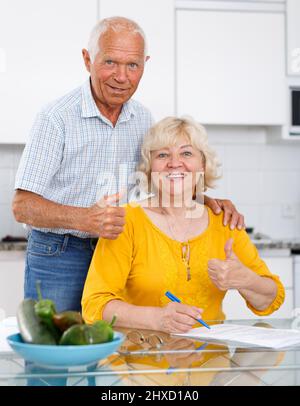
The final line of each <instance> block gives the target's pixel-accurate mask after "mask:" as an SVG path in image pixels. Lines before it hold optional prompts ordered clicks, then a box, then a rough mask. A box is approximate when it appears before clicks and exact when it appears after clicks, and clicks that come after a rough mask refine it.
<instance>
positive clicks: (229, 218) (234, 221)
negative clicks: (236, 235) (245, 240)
mask: <svg viewBox="0 0 300 406" xmlns="http://www.w3.org/2000/svg"><path fill="white" fill-rule="evenodd" d="M204 203H205V204H206V205H207V206H208V207H209V208H210V209H211V210H212V211H213V212H214V213H215V214H220V213H221V212H222V210H223V211H224V220H223V224H224V226H226V225H227V224H229V223H230V228H231V230H233V229H235V228H238V229H239V230H241V229H242V228H245V227H246V226H245V220H244V216H243V215H242V214H240V213H239V212H238V211H237V209H236V207H235V206H234V204H233V203H232V202H231V201H230V200H225V199H223V200H222V199H212V198H211V197H208V196H205V197H204Z"/></svg>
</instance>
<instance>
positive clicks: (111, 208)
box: [81, 193, 125, 240]
mask: <svg viewBox="0 0 300 406" xmlns="http://www.w3.org/2000/svg"><path fill="white" fill-rule="evenodd" d="M120 198H121V196H120V194H119V193H116V194H114V195H110V196H105V197H103V198H102V199H101V200H99V201H98V202H97V203H95V204H94V205H93V206H91V207H88V208H86V209H82V210H83V211H84V212H83V216H82V218H81V224H82V228H81V230H83V231H86V232H88V233H90V234H93V235H98V236H99V237H103V238H107V239H110V240H114V239H116V238H117V237H118V236H119V234H120V233H121V232H122V231H123V226H124V224H125V209H124V207H117V206H116V203H118V202H119V200H120Z"/></svg>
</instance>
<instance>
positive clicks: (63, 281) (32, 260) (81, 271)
mask: <svg viewBox="0 0 300 406" xmlns="http://www.w3.org/2000/svg"><path fill="white" fill-rule="evenodd" d="M96 243H97V239H94V238H86V239H84V238H78V237H74V236H72V235H69V234H66V235H59V234H55V233H44V232H41V231H37V230H32V231H31V232H30V235H29V238H28V247H27V256H26V268H25V285H24V296H25V298H33V299H37V292H36V281H37V280H40V281H41V291H42V296H43V298H45V299H51V300H53V301H54V302H55V305H56V310H57V311H58V312H61V311H64V310H76V311H81V296H82V291H83V286H84V282H85V279H86V275H87V272H88V269H89V265H90V262H91V259H92V256H93V252H94V249H95V246H96Z"/></svg>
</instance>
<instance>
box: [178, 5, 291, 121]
mask: <svg viewBox="0 0 300 406" xmlns="http://www.w3.org/2000/svg"><path fill="white" fill-rule="evenodd" d="M176 15H177V34H176V37H177V51H176V52H177V89H178V90H177V110H178V113H179V114H180V115H181V114H189V115H192V116H194V117H195V118H196V119H197V120H198V121H200V122H201V123H203V124H228V125H230V124H241V125H248V124H253V125H268V124H269V125H281V124H283V123H285V121H286V107H285V106H286V90H285V45H284V44H285V42H284V39H285V31H284V14H283V13H267V12H264V13H258V12H246V11H244V12H237V11H236V12H232V11H218V10H214V11H203V10H178V11H177V12H176Z"/></svg>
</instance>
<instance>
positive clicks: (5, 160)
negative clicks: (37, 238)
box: [0, 144, 25, 239]
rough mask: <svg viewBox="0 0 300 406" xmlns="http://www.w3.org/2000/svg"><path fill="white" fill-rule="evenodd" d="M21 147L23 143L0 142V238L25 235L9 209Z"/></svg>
mask: <svg viewBox="0 0 300 406" xmlns="http://www.w3.org/2000/svg"><path fill="white" fill-rule="evenodd" d="M23 148H24V146H23V145H3V144H0V239H1V238H3V237H5V236H6V235H15V236H17V235H18V236H23V235H25V230H24V229H23V227H22V225H21V224H18V223H16V221H15V220H14V218H13V214H12V211H11V201H12V197H13V193H14V179H15V174H16V171H17V167H18V164H19V160H20V157H21V153H22V151H23Z"/></svg>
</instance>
